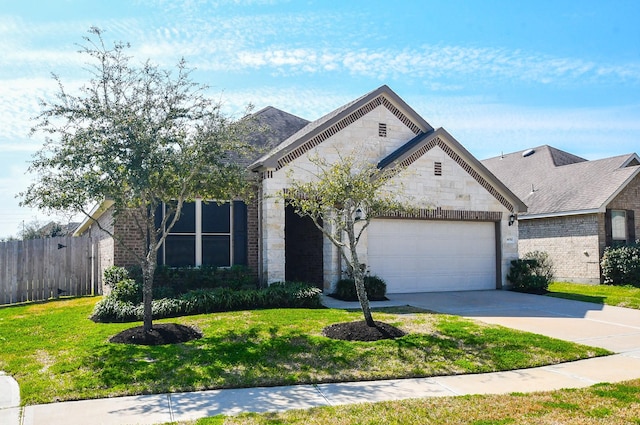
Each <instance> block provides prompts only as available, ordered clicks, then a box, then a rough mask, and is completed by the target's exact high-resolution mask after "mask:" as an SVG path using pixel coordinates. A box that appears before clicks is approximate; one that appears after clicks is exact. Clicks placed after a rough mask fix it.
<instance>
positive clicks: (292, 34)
mask: <svg viewBox="0 0 640 425" xmlns="http://www.w3.org/2000/svg"><path fill="white" fill-rule="evenodd" d="M638 18H640V2H639V1H636V0H630V1H622V0H607V1H602V0H598V1H593V0H581V1H574V0H554V1H548V0H536V1H515V0H506V1H492V0H482V1H481V0H467V1H461V0H443V1H435V0H434V1H430V0H395V1H388V0H387V1H382V0H349V1H338V0H324V1H322V0H300V1H298V0H288V1H287V0H220V1H206V0H23V1H15V0H0V205H2V208H0V239H2V238H6V237H9V236H16V235H18V233H19V231H20V229H22V226H23V225H29V224H32V223H34V222H36V221H37V222H40V223H46V222H47V221H48V220H50V219H55V220H58V221H64V220H66V218H64V217H47V216H44V215H43V214H42V213H41V212H39V211H37V210H33V209H29V208H25V207H20V206H19V201H20V198H19V197H18V198H17V197H16V195H17V194H18V193H19V192H21V191H23V190H25V189H26V187H27V185H28V184H29V182H31V181H32V180H33V178H34V177H35V176H33V175H31V174H29V173H28V168H29V161H31V159H32V155H33V154H34V153H35V152H37V151H38V150H39V149H40V148H41V147H42V144H43V141H44V139H43V136H42V135H41V134H36V135H32V136H30V131H29V130H30V128H31V127H32V126H33V124H34V121H33V118H34V117H35V116H36V115H37V114H38V112H39V111H40V109H39V108H40V106H39V101H40V100H41V99H45V100H46V99H52V98H53V96H54V95H55V93H56V91H57V87H56V85H55V83H54V81H53V79H52V78H51V75H52V73H55V74H57V75H59V76H60V78H61V80H62V83H63V85H64V86H65V88H78V87H80V86H81V85H82V84H83V83H85V82H86V81H88V79H89V77H88V74H87V71H86V57H84V56H83V55H81V54H79V53H78V50H79V44H81V43H82V42H83V40H82V37H83V36H86V35H88V34H87V31H88V29H89V28H90V27H92V26H96V27H99V28H101V29H102V30H104V31H105V34H104V38H105V39H106V40H107V42H108V43H113V42H116V41H123V42H128V43H130V45H131V48H130V50H129V53H130V54H131V56H133V58H134V59H135V60H137V61H139V62H140V63H142V62H144V61H146V60H147V59H149V60H151V61H152V62H154V63H157V64H159V65H160V66H162V67H164V68H167V69H170V68H172V67H174V66H175V64H176V63H177V62H178V61H179V60H180V59H181V58H184V59H185V60H186V61H187V63H188V64H189V66H191V67H193V68H195V71H194V73H193V79H194V80H195V81H196V82H198V83H203V84H207V85H209V86H210V93H209V94H210V95H211V96H212V97H214V98H216V99H220V100H221V101H222V102H223V104H224V107H225V111H226V112H227V113H228V114H231V115H234V116H236V115H238V114H241V113H242V111H244V107H245V106H246V105H247V104H253V105H254V106H255V110H259V109H261V108H263V107H265V106H269V105H270V106H275V107H277V108H279V109H282V110H285V111H287V112H289V113H292V114H295V115H298V116H300V117H303V118H306V119H308V120H315V119H317V118H319V117H321V116H322V115H324V114H326V113H328V112H330V111H332V110H334V109H336V108H337V107H339V106H341V105H343V104H345V103H347V102H349V101H351V100H353V99H355V98H357V97H359V96H361V95H363V94H365V93H368V92H370V91H372V90H375V89H376V88H377V87H379V86H381V85H383V84H386V85H388V86H389V87H391V89H392V90H394V91H395V92H396V93H397V94H398V95H399V96H400V97H401V98H403V99H404V100H405V101H406V102H407V103H408V104H409V105H411V106H412V107H413V108H414V109H415V110H416V111H417V112H418V113H419V114H420V115H421V116H422V117H423V118H424V119H425V120H426V121H427V122H429V123H430V124H431V125H432V126H433V127H436V128H438V127H444V128H445V129H446V130H447V131H448V132H449V133H450V134H452V135H453V136H454V137H455V138H456V139H457V140H458V141H459V142H460V143H462V145H463V146H465V147H466V148H467V150H469V152H471V153H472V154H473V155H474V156H476V157H477V158H479V159H485V158H490V157H494V156H497V155H500V154H501V153H510V152H516V151H520V150H525V149H528V148H531V147H535V146H540V145H551V146H554V147H556V148H559V149H562V150H566V151H568V152H571V153H573V154H576V155H579V156H582V157H585V158H587V159H598V158H604V157H608V156H614V155H621V154H626V153H632V152H639V151H640V145H639V142H640V96H639V95H640V25H638V22H637V21H638ZM238 116H239V115H238Z"/></svg>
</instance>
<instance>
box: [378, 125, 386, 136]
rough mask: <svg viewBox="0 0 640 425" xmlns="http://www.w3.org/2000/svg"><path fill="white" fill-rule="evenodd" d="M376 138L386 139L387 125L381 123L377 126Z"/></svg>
mask: <svg viewBox="0 0 640 425" xmlns="http://www.w3.org/2000/svg"><path fill="white" fill-rule="evenodd" d="M378 136H380V137H387V124H385V123H382V122H381V123H379V124H378Z"/></svg>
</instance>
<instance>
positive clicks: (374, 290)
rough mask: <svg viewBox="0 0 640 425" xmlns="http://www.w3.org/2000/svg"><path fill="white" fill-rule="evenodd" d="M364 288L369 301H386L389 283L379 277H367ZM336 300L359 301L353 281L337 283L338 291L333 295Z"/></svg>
mask: <svg viewBox="0 0 640 425" xmlns="http://www.w3.org/2000/svg"><path fill="white" fill-rule="evenodd" d="M364 288H365V290H366V291H367V298H368V299H369V301H383V300H386V299H387V298H386V295H387V283H386V282H385V281H384V280H383V279H382V278H381V277H378V276H375V275H373V276H365V278H364ZM332 296H333V297H334V298H337V299H339V300H343V301H358V294H357V293H356V284H355V281H354V280H353V279H340V280H339V281H338V283H336V291H335V292H334V293H333V294H332Z"/></svg>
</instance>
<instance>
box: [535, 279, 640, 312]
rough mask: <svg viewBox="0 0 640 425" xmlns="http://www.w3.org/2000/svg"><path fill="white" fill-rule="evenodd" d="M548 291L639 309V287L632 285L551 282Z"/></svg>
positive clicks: (567, 296) (556, 294)
mask: <svg viewBox="0 0 640 425" xmlns="http://www.w3.org/2000/svg"><path fill="white" fill-rule="evenodd" d="M549 291H550V293H548V294H547V295H549V296H552V297H557V298H566V299H570V300H578V301H587V302H591V303H597V304H607V305H614V306H619V307H628V308H635V309H640V288H636V287H634V286H612V285H585V284H580V283H567V282H553V283H552V284H551V285H549Z"/></svg>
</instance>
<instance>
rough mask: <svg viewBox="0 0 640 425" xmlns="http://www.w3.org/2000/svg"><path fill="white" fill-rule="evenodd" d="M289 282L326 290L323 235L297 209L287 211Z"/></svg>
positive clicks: (286, 262)
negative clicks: (304, 283) (324, 285)
mask: <svg viewBox="0 0 640 425" xmlns="http://www.w3.org/2000/svg"><path fill="white" fill-rule="evenodd" d="M284 240H285V249H284V251H285V279H286V280H287V281H289V282H294V281H295V282H307V283H311V284H313V285H315V286H317V287H318V288H320V289H323V281H324V273H323V259H322V240H323V237H322V232H321V231H320V229H318V228H317V227H316V226H315V225H314V224H313V221H312V220H311V218H309V217H300V216H299V215H298V214H296V213H295V211H294V209H293V207H291V206H287V207H286V209H285V222H284Z"/></svg>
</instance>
